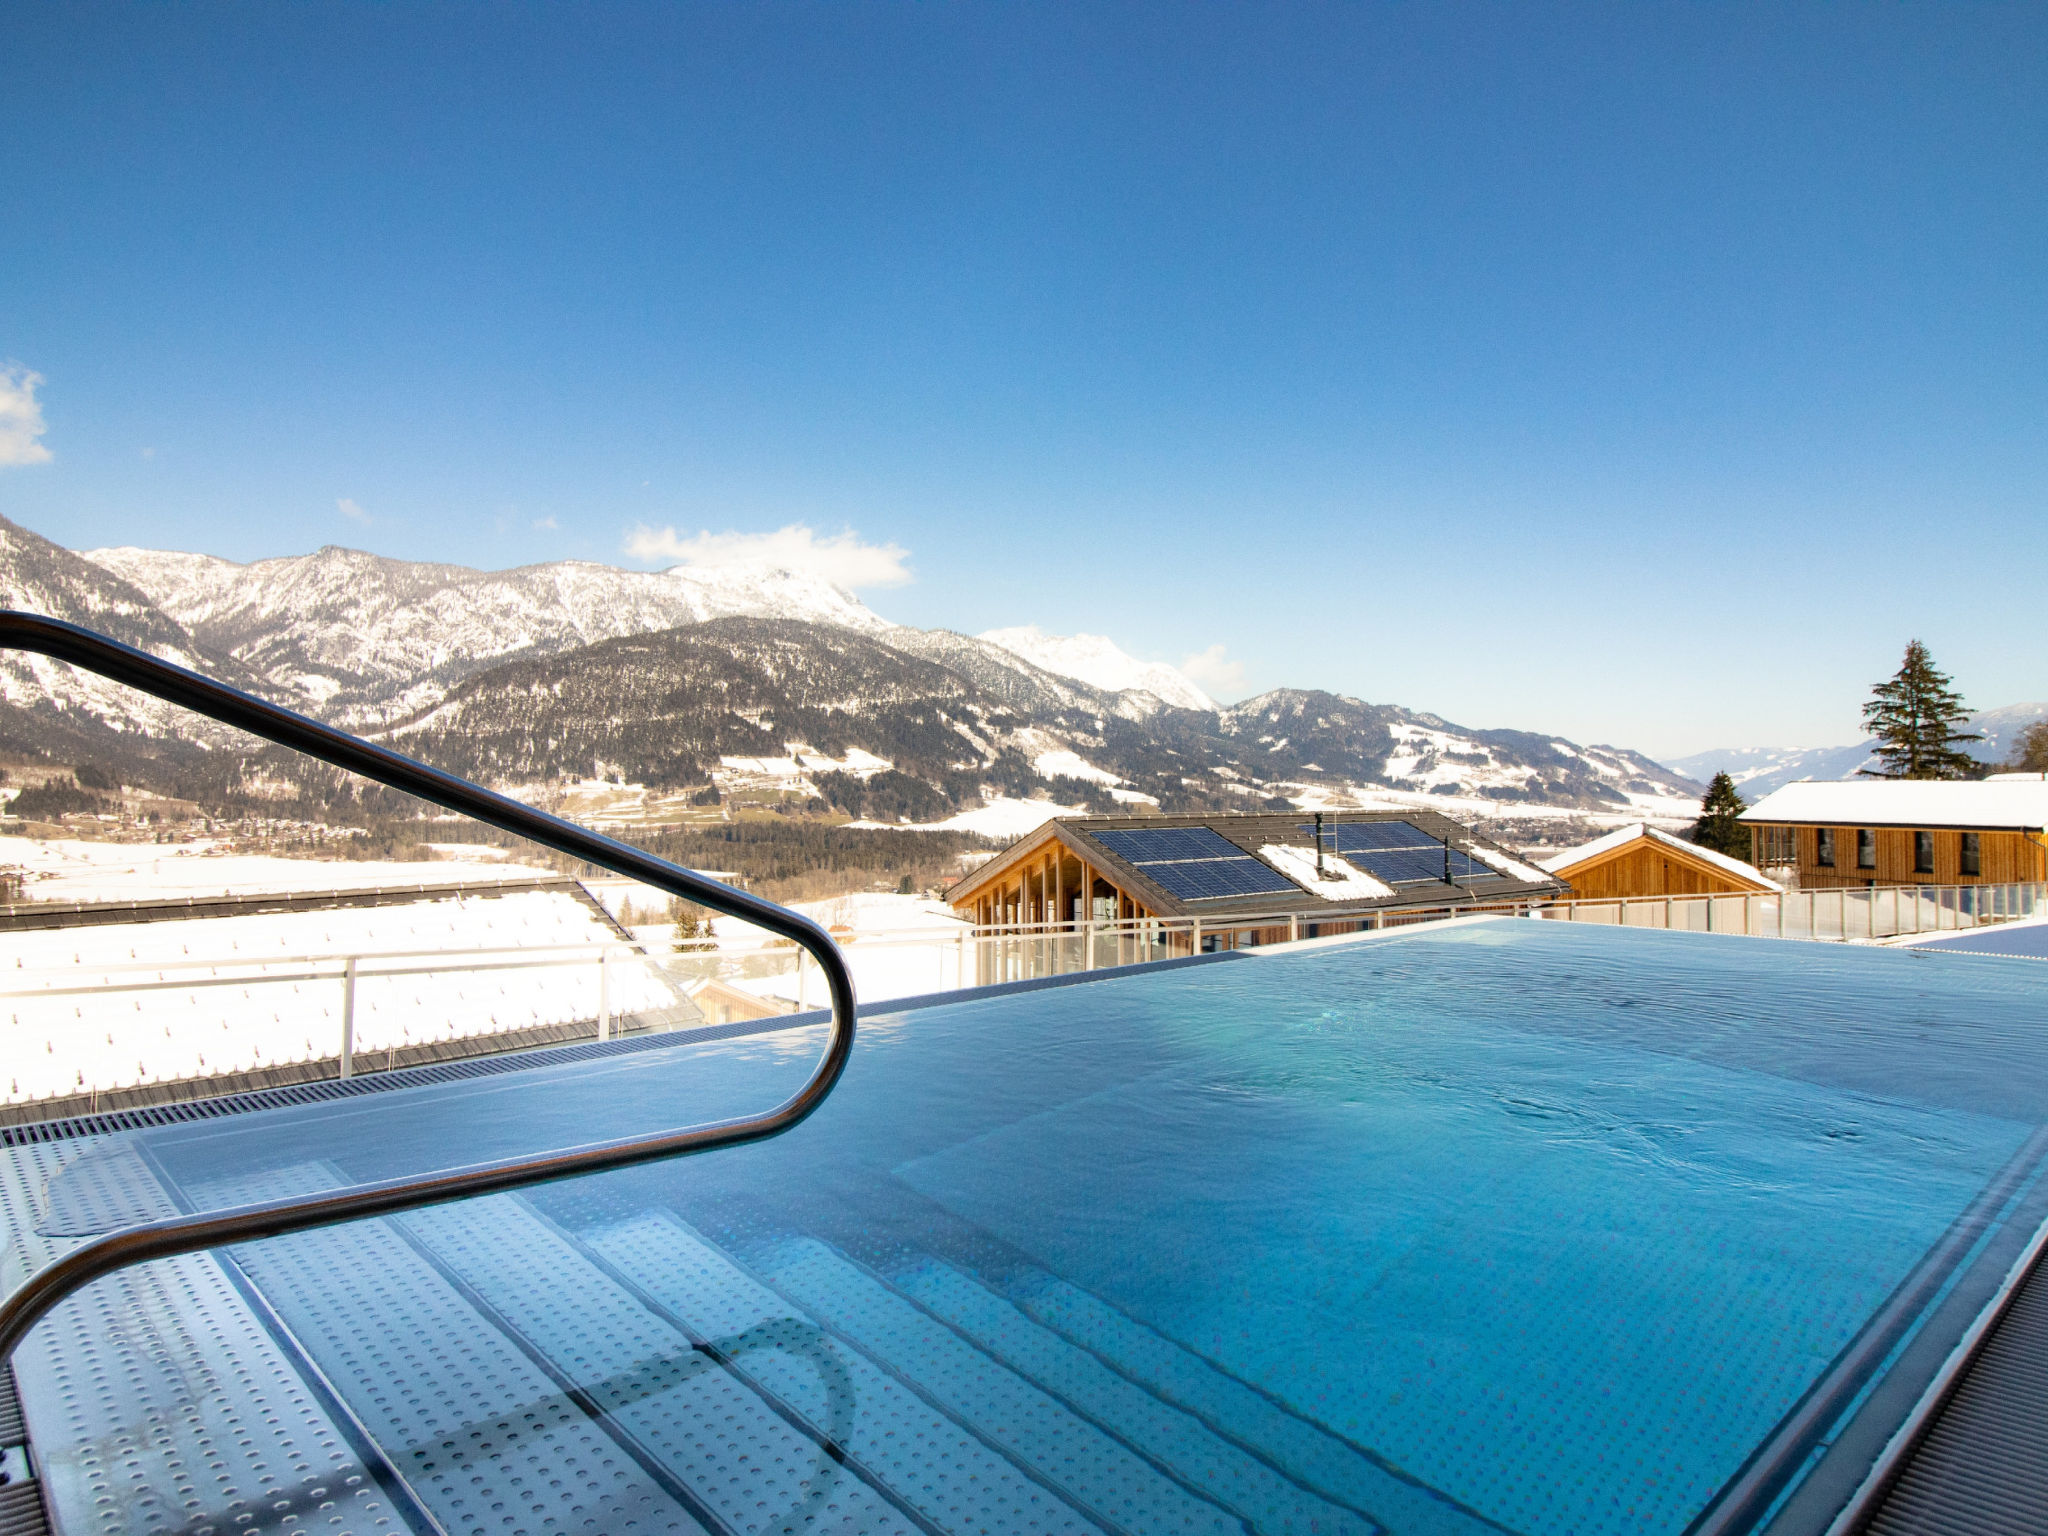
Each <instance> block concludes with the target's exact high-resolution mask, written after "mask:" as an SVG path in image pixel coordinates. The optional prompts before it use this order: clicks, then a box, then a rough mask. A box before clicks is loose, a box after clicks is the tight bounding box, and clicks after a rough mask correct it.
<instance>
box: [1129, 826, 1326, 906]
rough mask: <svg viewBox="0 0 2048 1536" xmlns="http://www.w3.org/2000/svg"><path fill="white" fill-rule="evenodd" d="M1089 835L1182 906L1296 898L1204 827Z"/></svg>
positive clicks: (1281, 878) (1284, 882)
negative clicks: (1254, 898) (1240, 898)
mask: <svg viewBox="0 0 2048 1536" xmlns="http://www.w3.org/2000/svg"><path fill="white" fill-rule="evenodd" d="M1091 835H1092V836H1093V837H1094V839H1095V840H1096V841H1097V842H1098V843H1100V844H1102V846H1103V847H1105V848H1107V849H1108V850H1109V851H1110V852H1111V853H1113V854H1115V855H1116V856H1117V857H1118V858H1120V859H1122V860H1123V861H1124V862H1125V863H1127V864H1129V865H1131V866H1132V867H1133V868H1135V869H1138V870H1140V871H1142V872H1143V873H1144V874H1145V875H1146V876H1147V877H1149V878H1150V879H1151V880H1152V881H1153V883H1154V884H1156V885H1158V886H1159V887H1160V888H1161V889H1163V890H1165V891H1167V892H1169V893H1170V894H1172V895H1174V896H1178V897H1179V898H1180V899H1181V900H1182V901H1214V900H1216V899H1217V898H1219V897H1223V896H1298V895H1300V894H1301V887H1300V886H1298V885H1296V884H1295V883H1294V882H1293V881H1292V880H1289V879H1288V878H1287V877H1286V876H1285V875H1283V874H1281V873H1280V872H1279V871H1277V870H1275V869H1274V868H1273V867H1272V866H1271V865H1269V864H1266V863H1263V862H1262V861H1260V860H1258V859H1255V858H1253V857H1252V856H1251V855H1250V854H1248V853H1246V852H1245V851H1244V850H1243V849H1242V848H1240V847H1238V846H1237V844H1235V843H1233V842H1231V841H1230V840H1229V839H1228V838H1226V837H1224V836H1223V835H1222V834H1221V833H1219V832H1213V831H1211V830H1210V829H1209V828H1207V827H1137V828H1132V829H1129V830H1126V831H1120V832H1110V831H1102V832H1096V833H1093V834H1091Z"/></svg>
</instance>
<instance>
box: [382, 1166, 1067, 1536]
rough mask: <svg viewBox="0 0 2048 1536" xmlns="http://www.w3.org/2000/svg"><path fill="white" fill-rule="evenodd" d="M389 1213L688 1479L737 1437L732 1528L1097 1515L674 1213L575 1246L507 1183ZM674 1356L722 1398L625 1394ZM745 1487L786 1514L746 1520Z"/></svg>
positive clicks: (1043, 1534)
mask: <svg viewBox="0 0 2048 1536" xmlns="http://www.w3.org/2000/svg"><path fill="white" fill-rule="evenodd" d="M399 1220H400V1221H401V1222H402V1223H403V1224H404V1225H405V1226H406V1227H407V1228H408V1229H409V1230H410V1231H412V1232H413V1233H414V1234H415V1235H416V1236H417V1237H418V1238H419V1239H420V1240H421V1241H422V1242H423V1243H424V1244H425V1245H426V1246H427V1247H428V1248H429V1249H430V1251H432V1252H433V1253H434V1254H435V1255H436V1256H437V1257H439V1258H440V1259H441V1260H442V1261H443V1262H445V1263H446V1264H447V1265H448V1266H449V1268H450V1269H451V1270H452V1271H453V1272H454V1273H455V1274H456V1275H457V1276H458V1277H459V1278H460V1279H461V1281H462V1282H463V1283H465V1284H466V1285H468V1286H471V1287H473V1288H474V1290H475V1291H476V1292H477V1294H478V1296H479V1297H480V1299H481V1300H482V1301H483V1302H484V1303H485V1304H486V1305H487V1306H488V1307H489V1308H490V1309H491V1310H492V1311H493V1312H494V1313H496V1314H497V1315H498V1316H499V1317H500V1318H501V1319H503V1320H504V1322H506V1323H508V1324H509V1325H510V1326H512V1327H513V1328H515V1329H517V1330H518V1331H519V1332H520V1333H521V1334H522V1335H524V1336H525V1337H526V1338H527V1339H529V1340H530V1341H532V1343H533V1344H535V1345H536V1346H538V1347H539V1348H541V1349H543V1350H545V1351H546V1352H547V1353H548V1354H549V1356H550V1357H551V1358H552V1359H554V1360H555V1361H557V1362H559V1363H560V1364H561V1366H562V1368H563V1369H565V1370H568V1371H569V1372H570V1373H571V1375H572V1376H573V1377H574V1378H575V1379H576V1380H577V1382H578V1383H579V1384H581V1385H583V1386H584V1388H585V1390H586V1391H588V1392H590V1394H591V1396H592V1397H593V1398H595V1399H596V1400H597V1401H598V1402H599V1403H600V1405H602V1406H604V1407H605V1408H606V1409H607V1411H608V1412H609V1413H610V1414H612V1415H613V1416H614V1417H616V1418H617V1419H619V1420H620V1422H622V1423H623V1424H625V1425H626V1427H628V1428H629V1429H630V1430H631V1431H632V1432H633V1434H634V1435H635V1436H636V1438H637V1439H638V1440H639V1441H640V1443H641V1444H642V1445H644V1446H646V1447H647V1448H648V1449H649V1450H651V1451H652V1452H654V1453H655V1454H656V1455H658V1456H660V1457H661V1458H662V1459H663V1461H664V1462H666V1463H667V1464H669V1465H671V1466H673V1467H674V1468H675V1469H676V1470H677V1472H678V1474H679V1475H681V1476H683V1477H684V1478H685V1479H686V1480H687V1481H689V1482H690V1483H691V1484H692V1486H693V1487H698V1488H700V1489H701V1488H702V1487H703V1484H702V1481H701V1469H702V1467H703V1464H704V1463H705V1462H706V1460H707V1456H711V1457H713V1458H716V1457H717V1448H719V1447H726V1448H728V1449H729V1451H730V1452H732V1453H734V1454H730V1455H727V1456H725V1457H724V1458H723V1459H721V1460H719V1470H720V1472H721V1474H723V1475H725V1476H727V1477H728V1478H729V1480H730V1482H731V1487H732V1494H731V1496H730V1497H725V1498H721V1499H720V1500H719V1502H718V1506H717V1512H718V1514H719V1515H720V1517H721V1518H722V1519H724V1520H725V1521H726V1522H727V1523H728V1524H729V1525H730V1526H731V1527H732V1528H733V1529H736V1530H755V1529H772V1530H778V1531H779V1530H784V1529H790V1530H799V1529H800V1530H804V1531H814V1530H819V1529H828V1530H829V1529H838V1528H841V1527H842V1525H843V1526H844V1528H847V1529H858V1530H861V1531H884V1530H916V1529H919V1528H920V1527H922V1528H924V1529H929V1530H934V1531H945V1532H963V1533H964V1532H982V1531H985V1532H990V1533H1006V1532H1017V1533H1020V1536H1087V1533H1090V1532H1094V1531H1097V1530H1098V1529H1099V1528H1098V1527H1096V1526H1095V1525H1093V1524H1091V1523H1090V1522H1088V1521H1087V1520H1086V1519H1084V1518H1083V1517H1082V1516H1081V1515H1080V1514H1079V1513H1078V1512H1077V1511H1076V1510H1075V1509H1073V1508H1072V1506H1071V1505H1069V1504H1068V1503H1066V1502H1065V1501H1064V1500H1062V1499H1061V1498H1059V1497H1058V1496H1057V1495H1056V1494H1055V1493H1054V1492H1053V1491H1052V1490H1050V1489H1048V1488H1046V1487H1045V1486H1043V1485H1042V1484H1040V1483H1038V1482H1036V1481H1034V1480H1033V1479H1032V1478H1030V1477H1028V1476H1026V1475H1025V1474H1024V1473H1022V1472H1021V1471H1020V1470H1019V1469H1018V1468H1017V1467H1015V1466H1014V1465H1013V1464H1012V1463H1011V1462H1009V1461H1008V1460H1007V1459H1006V1458H1005V1457H1003V1456H1001V1455H1000V1454H998V1453H997V1452H995V1451H993V1450H992V1449H990V1448H989V1447H988V1446H987V1445H985V1444H983V1443H982V1442H980V1441H979V1440H977V1439H975V1438H974V1437H973V1436H972V1435H970V1434H968V1433H967V1432H965V1431H964V1430H963V1429H962V1428H961V1427H960V1426H959V1425H958V1424H956V1423H954V1422H952V1421H951V1420H949V1419H948V1418H947V1417H946V1416H945V1415H944V1414H942V1413H939V1412H937V1411H935V1410H934V1409H933V1408H932V1407H931V1406H930V1405H929V1404H928V1403H925V1402H924V1401H922V1400H921V1399H919V1398H918V1397H917V1396H916V1394H914V1393H913V1392H911V1391H910V1390H909V1389H907V1388H906V1387H905V1386H904V1385H903V1384H902V1383H901V1382H900V1381H898V1380H896V1379H895V1378H893V1377H892V1376H890V1375H889V1374H888V1373H887V1372H885V1371H882V1370H880V1369H879V1368H877V1367H876V1366H875V1365H874V1363H873V1362H872V1361H870V1360H868V1359H866V1358H865V1357H864V1356H862V1355H861V1354H860V1352H859V1351H857V1350H854V1349H852V1348H850V1347H848V1346H847V1345H846V1344H845V1343H844V1342H843V1341H840V1340H837V1339H833V1338H831V1337H830V1336H828V1335H826V1334H824V1333H822V1332H821V1331H820V1330H819V1329H818V1328H817V1326H816V1325H815V1324H814V1323H812V1322H811V1321H810V1320H809V1319H808V1318H806V1317H804V1316H802V1315H801V1313H800V1312H798V1310H797V1309H795V1308H792V1307H791V1306H790V1305H789V1303H788V1302H786V1301H784V1300H783V1299H782V1298H780V1297H778V1296H776V1295H775V1294H774V1293H773V1292H771V1291H769V1290H767V1289H766V1288H765V1287H763V1286H761V1285H760V1284H759V1283H758V1282H756V1281H754V1280H752V1279H750V1278H749V1277H748V1276H747V1275H745V1274H744V1273H743V1272H742V1271H740V1270H739V1269H738V1268H737V1267H735V1266H734V1265H733V1264H732V1263H731V1262H730V1261H728V1260H727V1259H725V1258H724V1257H723V1256H722V1255H721V1254H720V1253H719V1252H718V1251H717V1250H716V1249H714V1248H712V1247H711V1246H710V1245H709V1244H707V1243H705V1242H703V1241H702V1239H700V1238H697V1237H696V1236H695V1235H694V1234H693V1233H690V1232H689V1231H688V1230H687V1229H686V1228H684V1227H682V1226H681V1225H680V1224H679V1223H674V1222H671V1221H665V1220H660V1219H657V1218H648V1219H643V1220H639V1221H634V1222H628V1223H626V1224H625V1225H624V1226H622V1227H615V1228H611V1229H609V1230H607V1231H606V1232H604V1233H602V1234H600V1235H599V1236H598V1237H597V1238H595V1239H592V1240H589V1241H588V1251H587V1252H586V1251H584V1245H583V1244H582V1243H578V1242H576V1241H574V1240H571V1239H569V1238H567V1237H566V1236H565V1235H564V1234H562V1233H561V1232H560V1231H558V1230H557V1229H556V1228H555V1227H554V1226H552V1225H551V1224H550V1223H549V1222H547V1221H546V1220H545V1219H544V1218H543V1217H541V1216H540V1215H539V1214H538V1213H537V1212H535V1211H534V1210H533V1209H532V1208H531V1207H530V1206H528V1205H526V1204H525V1202H524V1201H522V1200H520V1199H518V1198H517V1197H516V1196H496V1197H493V1198H491V1199H488V1200H480V1201H471V1202H468V1203H466V1204H464V1205H461V1206H456V1207H449V1208H446V1209H444V1210H439V1211H425V1212H420V1213H416V1214H414V1215H411V1216H406V1217H402V1218H399ZM594 1258H596V1259H601V1260H603V1261H604V1264H605V1265H609V1266H612V1267H613V1272H612V1273H608V1272H607V1269H606V1268H605V1267H601V1266H600V1264H599V1263H597V1262H594V1261H593V1260H594ZM614 1274H617V1275H619V1276H623V1277H627V1278H628V1279H629V1280H630V1282H631V1283H632V1285H633V1286H634V1287H635V1290H629V1289H627V1288H626V1287H625V1286H623V1285H621V1284H620V1283H619V1281H618V1279H616V1278H614ZM636 1290H637V1292H638V1294H636V1293H635V1291H636ZM649 1303H651V1304H652V1305H651V1306H650V1305H649ZM671 1361H679V1362H680V1369H682V1370H685V1371H688V1372H692V1373H696V1375H697V1376H698V1377H699V1378H701V1379H702V1381H703V1382H704V1384H705V1385H707V1386H708V1385H709V1384H710V1383H711V1382H713V1381H715V1382H716V1383H718V1385H719V1392H718V1393H717V1394H716V1396H717V1405H716V1407H715V1409H713V1410H712V1411H706V1409H707V1407H708V1406H709V1405H704V1404H700V1405H697V1406H696V1407H695V1408H694V1409H693V1410H692V1411H687V1412H684V1411H678V1410H679V1409H680V1408H682V1406H683V1405H681V1404H678V1403H675V1402H671V1401H668V1400H666V1399H664V1398H660V1397H657V1398H650V1399H647V1400H646V1401H644V1402H637V1403H636V1402H633V1401H629V1400H628V1399H630V1398H632V1397H633V1396H634V1395H636V1394H638V1393H640V1392H641V1391H643V1385H642V1384H643V1383H645V1382H647V1381H649V1380H650V1379H651V1378H652V1377H653V1376H654V1375H655V1374H656V1373H658V1372H661V1371H664V1370H669V1369H674V1368H676V1367H672V1366H671V1365H670V1364H669V1362H671ZM763 1419H772V1420H773V1425H774V1428H775V1430H776V1431H778V1432H779V1434H777V1435H769V1434H767V1433H765V1432H764V1430H763V1428H762V1426H761V1423H760V1421H761V1420H763ZM742 1422H744V1424H745V1428H744V1429H742V1430H738V1431H736V1430H735V1428H734V1427H733V1426H734V1425H736V1424H740V1423H742ZM793 1424H796V1425H801V1426H802V1427H803V1430H804V1431H805V1432H806V1433H802V1434H800V1433H799V1431H798V1430H797V1429H795V1428H792V1427H791V1426H792V1425H793ZM771 1440H772V1441H775V1442H776V1443H774V1444H772V1445H771V1444H769V1443H768V1442H769V1441H771ZM849 1468H851V1469H854V1470H853V1471H849ZM855 1472H857V1473H858V1474H860V1475H859V1476H856V1475H854V1474H855ZM862 1478H865V1479H867V1481H866V1482H864V1481H862ZM870 1483H871V1484H872V1485H873V1486H870ZM877 1488H886V1489H887V1490H888V1499H887V1500H886V1501H885V1500H884V1498H883V1497H881V1496H880V1495H879V1494H878V1493H877V1491H876V1489H877ZM706 1497H707V1498H708V1497H709V1495H708V1494H707V1495H706ZM744 1500H752V1501H753V1502H754V1503H756V1504H759V1505H761V1506H763V1507H766V1508H769V1509H788V1510H790V1511H791V1513H789V1514H787V1515H782V1516H778V1517H777V1518H776V1519H775V1520H774V1521H772V1522H770V1523H769V1524H767V1525H765V1526H763V1525H758V1524H749V1523H747V1521H746V1520H745V1519H744V1518H743V1516H744V1513H745V1511H744V1510H743V1509H742V1508H740V1507H739V1506H740V1503H741V1502H742V1501H744ZM798 1506H801V1507H800V1508H799V1507H798Z"/></svg>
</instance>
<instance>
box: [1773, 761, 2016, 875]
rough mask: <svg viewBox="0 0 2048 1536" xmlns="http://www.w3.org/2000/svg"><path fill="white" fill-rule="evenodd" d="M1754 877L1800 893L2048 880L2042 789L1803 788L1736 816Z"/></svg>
mask: <svg viewBox="0 0 2048 1536" xmlns="http://www.w3.org/2000/svg"><path fill="white" fill-rule="evenodd" d="M1741 820H1742V821H1744V822H1745V823H1747V824H1748V826H1749V828H1750V836H1751V838H1752V840H1753V846H1754V847H1755V850H1756V862H1757V866H1758V868H1760V869H1764V870H1779V871H1783V872H1784V875H1785V877H1786V878H1788V879H1789V880H1791V881H1793V882H1795V883H1796V884H1797V885H1798V886H1799V887H1800V888H1802V889H1806V890H1814V889H1829V888H1834V887H1840V886H1856V885H1865V886H1874V885H2002V884H2009V883H2013V882H2018V881H2031V880H2048V830H2044V829H2048V780H2041V779H2036V778H2033V777H2031V776H2029V777H2025V778H2001V779H1992V780H1988V781H1985V780H1977V781H1969V780H1949V779H1845V780H1841V781H1820V780H1802V781H1801V782H1799V783H1797V784H1787V785H1785V786H1784V787H1783V788H1782V789H1777V790H1773V791H1772V792H1771V793H1770V794H1768V795H1766V796H1765V797H1764V798H1763V799H1762V800H1760V801H1758V802H1757V803H1756V804H1755V805H1753V806H1751V807H1750V808H1749V809H1748V810H1746V811H1744V812H1743V813H1742V816H1741Z"/></svg>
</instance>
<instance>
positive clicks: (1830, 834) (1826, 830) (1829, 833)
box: [1813, 827, 1835, 869]
mask: <svg viewBox="0 0 2048 1536" xmlns="http://www.w3.org/2000/svg"><path fill="white" fill-rule="evenodd" d="M1813 862H1814V863H1815V864H1816V865H1817V866H1819V867H1820V868H1822V869H1833V868H1834V867H1835V829H1834V828H1833V827H1815V828H1814V829H1813Z"/></svg>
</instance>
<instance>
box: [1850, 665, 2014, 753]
mask: <svg viewBox="0 0 2048 1536" xmlns="http://www.w3.org/2000/svg"><path fill="white" fill-rule="evenodd" d="M1968 718H1969V711H1968V710H1966V709H1964V708H1963V701H1962V697H1961V695H1959V694H1958V693H1956V691H1955V690H1954V689H1953V688H1951V687H1950V686H1949V680H1948V677H1947V675H1946V674H1945V673H1942V672H1940V671H1937V670H1936V668H1935V665H1934V658H1933V657H1931V656H1929V655H1928V654H1927V647H1926V646H1924V645H1922V644H1921V643H1920V642H1919V641H1918V640H1910V641H1908V642H1907V643H1906V659H1905V661H1904V662H1902V663H1901V664H1900V666H1899V670H1898V671H1897V672H1896V673H1894V674H1893V675H1892V676H1891V677H1890V678H1888V679H1887V680H1885V681H1884V682H1881V683H1879V684H1878V685H1877V686H1876V687H1875V688H1873V689H1871V690H1870V702H1869V703H1868V704H1866V705H1864V706H1863V724H1864V725H1865V727H1866V728H1868V730H1869V731H1870V733H1871V735H1873V736H1875V737H1876V738H1877V760H1878V764H1879V766H1878V767H1876V768H1863V769H1859V770H1858V772H1860V773H1865V774H1868V775H1870V776H1871V777H1872V778H1880V779H1968V778H1974V777H1975V776H1976V775H1977V772H1978V764H1977V760H1976V759H1975V758H1974V757H1972V756H1970V754H1969V753H1967V752H1963V751H1959V750H1957V745H1956V744H1957V743H1958V742H1966V741H1982V740H1983V739H1984V738H1983V737H1981V736H1972V735H1968V734H1966V733H1964V732H1960V731H1958V730H1956V727H1957V726H1958V725H1960V724H1962V723H1963V721H1965V720H1967V719H1968Z"/></svg>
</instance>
